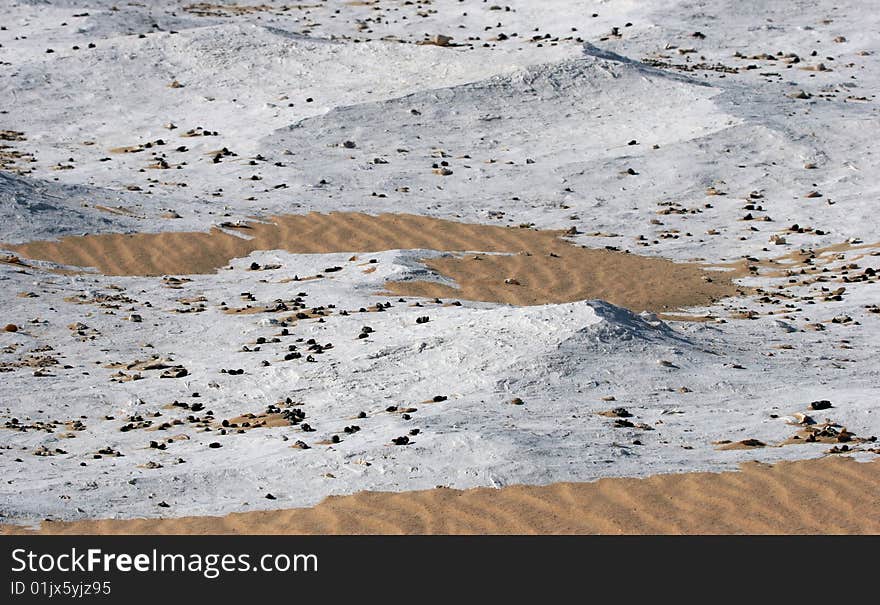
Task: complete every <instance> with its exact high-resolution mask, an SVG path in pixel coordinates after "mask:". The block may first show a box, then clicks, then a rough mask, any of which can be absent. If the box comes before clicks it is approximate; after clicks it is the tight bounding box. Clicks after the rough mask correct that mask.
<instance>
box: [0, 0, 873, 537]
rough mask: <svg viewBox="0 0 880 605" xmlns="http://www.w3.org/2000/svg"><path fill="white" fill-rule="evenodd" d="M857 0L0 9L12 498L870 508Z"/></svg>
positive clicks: (865, 153) (869, 254)
mask: <svg viewBox="0 0 880 605" xmlns="http://www.w3.org/2000/svg"><path fill="white" fill-rule="evenodd" d="M870 9H871V7H870V6H869V3H867V2H864V1H863V0H835V1H834V2H832V1H831V0H816V1H814V2H765V1H761V0H743V1H742V2H738V3H731V2H729V1H727V0H701V2H699V3H697V4H694V3H693V2H686V1H684V0H644V1H631V0H546V1H541V2H536V1H533V0H507V1H506V2H504V3H497V4H496V3H491V2H480V1H478V0H465V1H459V0H431V1H430V2H427V1H426V2H401V1H399V0H375V1H370V2H349V1H348V0H324V1H322V2H319V3H318V2H315V3H312V4H290V3H288V2H285V1H284V0H260V2H259V3H256V2H244V1H241V2H236V3H235V4H228V3H223V4H221V3H213V2H208V3H201V2H199V3H194V2H192V1H191V0H167V1H164V2H140V3H135V2H131V3H120V2H117V1H116V0H54V1H53V2H38V1H35V0H28V1H18V0H0V15H2V19H0V242H3V243H2V244H0V328H2V330H0V473H2V475H3V478H4V481H3V482H2V483H0V523H4V524H7V525H20V526H22V527H29V526H33V525H34V524H36V523H38V522H41V521H44V520H51V521H54V522H74V523H79V522H85V523H87V522H90V521H95V520H100V519H113V520H114V521H110V522H108V523H110V524H111V525H112V524H114V523H117V522H118V523H120V524H122V525H120V527H129V526H126V525H124V524H125V523H126V522H127V521H126V520H134V519H154V520H155V519H160V518H167V519H168V521H130V522H131V523H136V524H137V523H143V524H146V525H145V526H144V527H152V526H151V525H149V524H150V523H157V524H159V525H156V527H157V528H158V527H159V526H160V525H161V524H162V523H172V524H173V523H174V521H173V519H175V518H180V519H188V520H187V521H181V522H180V523H183V524H188V523H195V522H190V521H189V519H193V518H200V519H209V518H210V519H213V520H211V521H207V520H205V521H199V522H197V523H196V525H194V527H195V526H198V527H200V528H202V530H204V531H211V530H210V527H211V526H214V527H216V528H217V530H218V531H219V530H220V529H223V528H226V527H232V525H226V524H237V523H240V524H242V525H244V524H245V523H247V524H250V525H251V526H253V527H259V526H260V523H267V524H271V523H272V522H273V521H271V520H272V519H276V520H277V519H280V520H281V521H278V523H281V525H282V527H281V531H283V530H284V527H286V526H285V525H284V524H289V527H290V528H293V527H300V526H298V525H296V524H297V523H299V522H300V521H295V520H296V519H311V518H313V517H310V515H317V517H314V519H315V520H314V521H310V522H309V523H312V525H310V526H309V527H314V528H315V529H314V530H315V531H319V530H320V529H321V528H324V529H327V530H333V526H334V524H335V526H336V527H337V528H340V529H338V531H345V530H346V529H348V530H350V531H382V530H383V529H385V530H386V531H392V530H393V531H398V530H399V531H407V530H412V531H425V530H434V529H437V530H439V531H466V530H469V529H470V528H473V529H474V530H475V531H478V530H479V531H599V530H601V531H616V530H617V529H618V528H620V529H624V530H637V531H672V532H674V531H697V532H699V531H767V532H774V531H817V532H824V531H827V532H834V531H854V532H859V531H863V532H867V531H876V526H873V525H871V523H872V522H873V521H872V520H873V519H876V518H877V514H876V512H874V513H873V514H872V511H876V500H872V499H871V495H872V493H876V491H877V490H876V489H874V490H873V491H872V490H871V489H869V488H870V487H871V486H874V485H876V483H874V481H875V479H873V478H872V473H876V471H875V470H874V469H876V462H871V463H867V464H863V465H860V466H857V465H856V463H855V462H853V463H850V462H844V461H840V460H836V459H835V460H825V459H824V458H826V457H828V456H833V457H837V456H840V455H841V454H843V455H846V456H850V455H851V456H853V457H854V458H856V459H857V460H859V461H869V460H872V459H874V458H876V455H877V453H878V451H880V449H878V444H877V440H878V435H880V415H878V411H877V401H878V399H880V386H878V385H880V366H878V364H877V357H878V345H877V343H878V342H880V305H878V297H877V287H878V285H880V245H878V242H880V218H878V217H880V215H878V213H877V211H876V200H877V199H878V196H880V181H878V179H877V178H876V175H877V174H878V171H880V149H878V141H880V128H878V125H880V119H878V117H880V113H878V112H880V109H878V104H877V101H878V98H877V91H878V88H880V69H878V66H880V63H878V61H877V56H878V53H880V38H878V36H877V35H876V32H877V31H880V12H878V11H876V10H870ZM807 459H809V460H810V461H809V462H798V463H796V464H795V463H792V464H787V463H788V462H792V461H798V460H807ZM750 463H761V464H778V465H777V466H774V467H773V468H772V469H768V468H766V467H763V466H762V467H757V466H754V464H752V465H750ZM783 463H785V464H783ZM743 464H745V465H746V467H745V470H744V471H742V472H741V473H739V474H736V473H734V474H727V472H729V471H734V470H736V469H738V468H740V466H741V465H743ZM706 472H712V473H724V474H721V475H703V474H699V473H706ZM670 473H684V474H681V475H678V474H676V475H670ZM691 473H698V474H696V475H694V474H691ZM653 475H658V477H656V478H648V477H651V476H653ZM597 480H601V481H600V482H599V483H592V482H595V481H597ZM606 480H607V481H606ZM439 486H442V489H438V490H436V491H435V490H434V488H435V487H439ZM517 486H526V487H517ZM528 486H547V487H528ZM613 486H625V489H624V488H620V489H621V490H622V491H617V490H618V487H613ZM644 486H657V490H658V491H656V492H650V493H649V492H648V491H640V490H643V487H644ZM472 488H482V489H481V490H478V491H464V492H458V491H455V490H471V489H472ZM490 488H491V489H490ZM496 488H500V489H496ZM644 489H647V488H644ZM860 489H861V491H859V490H860ZM425 490H429V491H425ZM411 492H415V493H411ZM606 492H608V494H610V495H609V497H608V499H607V500H605V499H603V498H601V497H600V496H601V494H605V493H606ZM583 494H590V495H583ZM632 494H636V496H632ZM652 494H653V495H652ZM662 494H667V495H671V496H674V498H671V499H670V498H666V497H665V496H661V495H662ZM611 496H613V497H611ZM349 497H350V499H348V498H349ZM328 498H329V500H328ZM339 498H342V499H339ZM490 500H491V502H490ZM471 501H473V504H472V505H468V506H465V507H464V508H462V509H460V510H463V511H465V512H466V513H467V514H463V513H461V512H460V510H459V509H458V508H457V509H456V510H455V511H451V510H448V509H444V508H443V507H444V506H448V505H449V504H450V503H451V502H456V503H458V502H462V503H468V502H471ZM322 502H323V504H321V503H322ZM572 502H579V503H582V504H583V506H581V504H578V505H577V506H575V505H573V504H571V503H572ZM345 503H348V504H345ZM377 503H380V504H377ZM493 503H494V504H493ZM498 503H500V504H498ZM316 505H317V506H318V508H317V509H314V508H311V507H315V506H316ZM462 506H464V505H462ZM572 506H575V509H576V510H575V509H573V508H572ZM639 506H645V507H647V508H645V509H644V511H645V512H644V514H643V516H642V517H638V515H636V514H635V513H632V511H633V509H634V507H639ZM752 506H754V507H757V508H749V507H752ZM493 507H494V508H493ZM578 507H580V508H578ZM664 507H666V508H664ZM676 507H679V508H676ZM872 507H873V508H872ZM481 508H485V509H486V510H487V511H493V510H494V511H495V512H489V513H486V515H485V516H480V515H479V514H478V513H477V511H479V510H480V509H481ZM294 509H302V510H300V511H299V512H295V511H294ZM386 509H387V511H397V510H400V511H409V512H406V514H405V515H403V516H400V514H398V515H397V516H395V515H391V516H392V517H393V519H392V520H389V518H386V517H383V516H382V515H383V514H384V512H383V511H386ZM423 509H424V510H426V511H428V512H425V513H424V515H425V516H424V517H420V516H419V515H420V514H421V513H418V511H420V510H423ZM278 510H283V511H294V512H283V513H278V512H276V511H278ZM328 510H340V511H342V510H344V511H351V512H350V513H346V515H347V516H338V515H337V517H333V516H332V515H330V517H332V518H328V515H327V511H328ZM517 510H520V511H526V512H527V513H528V515H527V517H526V518H524V517H523V516H522V515H519V516H517V515H516V514H514V513H516V511H517ZM740 510H748V511H752V512H753V514H749V515H741V514H739V511H740ZM321 511H324V512H321ZM358 511H361V512H363V513H364V514H363V515H358ZM433 511H441V512H438V513H435V512H433ZM456 511H459V512H456ZM541 511H545V512H546V514H541ZM547 511H549V512H547ZM339 514H340V515H341V513H339ZM389 514H391V513H390V512H389ZM401 514H402V513H401ZM230 515H231V516H230ZM237 515H242V516H241V517H239V516H237ZM251 515H254V516H253V517H252V516H251ZM261 515H265V517H264V516H261ZM299 515H304V517H300V516H299ZM237 519H265V521H237ZM321 519H326V524H323V525H322V523H325V521H321ZM358 519H360V521H358V522H363V523H364V525H363V526H357V525H352V523H355V521H357V520H358ZM383 519H384V520H383ZM419 519H422V520H419ZM591 519H592V521H591ZM386 521H388V522H389V523H391V525H383V523H385V522H386ZM857 522H858V523H861V525H855V524H854V523H857ZM101 523H103V521H102V522H101ZM303 523H305V521H303ZM443 523H449V524H450V525H449V526H445V525H442V524H443ZM481 523H485V525H480V524H481ZM688 523H690V525H688ZM453 524H454V525H453ZM615 524H617V525H615ZM750 524H751V525H750ZM108 527H110V525H108ZM114 527H115V525H114ZM266 527H269V525H266ZM397 528H399V529H397ZM157 531H162V530H161V529H157ZM267 531H269V530H267Z"/></svg>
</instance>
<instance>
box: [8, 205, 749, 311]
mask: <svg viewBox="0 0 880 605" xmlns="http://www.w3.org/2000/svg"><path fill="white" fill-rule="evenodd" d="M233 230H234V232H231V231H233ZM235 233H240V234H241V235H240V236H239V235H236V234H235ZM562 235H563V232H562V231H541V230H536V229H528V228H516V227H514V228H509V227H498V226H491V225H479V224H469V223H459V222H454V221H448V220H441V219H436V218H430V217H424V216H416V215H410V214H382V215H379V216H370V215H367V214H361V213H338V212H336V213H330V214H319V213H310V214H307V215H290V216H278V217H273V218H271V219H269V220H268V221H266V222H252V223H248V224H245V225H242V226H236V227H233V228H231V229H229V230H226V231H224V230H223V229H219V228H214V229H212V230H211V231H210V232H195V233H191V232H165V233H138V234H100V235H86V236H68V237H64V238H61V239H60V240H58V241H41V242H30V243H26V244H20V245H10V246H4V247H6V248H9V249H11V250H13V251H15V252H16V253H18V254H21V255H22V256H25V257H27V258H32V259H40V260H47V261H53V262H56V263H60V264H64V265H71V266H79V267H94V268H96V269H97V270H98V271H100V272H101V273H103V274H105V275H180V274H193V273H211V272H213V271H215V270H217V269H219V268H220V267H222V266H224V265H225V264H226V263H228V262H229V261H230V260H231V259H233V258H240V257H244V256H247V255H248V254H250V253H251V252H253V251H255V250H286V251H288V252H293V253H307V254H321V253H330V252H357V253H364V252H378V251H382V250H395V249H425V250H436V251H444V252H461V253H464V252H470V253H469V254H458V255H454V256H451V257H441V258H435V259H431V260H429V261H427V265H428V266H429V267H431V268H432V269H434V270H435V271H437V272H439V273H441V274H443V275H445V276H447V277H450V278H452V279H454V280H455V282H456V284H457V285H458V287H457V288H454V287H451V286H448V285H445V284H441V283H438V282H429V281H408V282H398V283H389V284H388V286H387V287H388V290H389V291H390V292H391V293H394V294H397V295H407V296H425V297H457V298H464V299H468V300H480V301H491V302H501V303H508V304H514V305H540V304H549V303H563V302H572V301H577V300H586V299H593V298H598V299H602V300H607V301H609V302H611V303H613V304H616V305H620V306H624V307H627V308H629V309H632V310H636V311H643V310H651V311H661V310H665V309H675V308H680V307H687V306H697V305H703V304H708V303H711V302H713V301H715V300H718V299H720V298H723V297H725V296H730V295H732V294H734V293H735V292H736V289H735V287H734V286H733V283H732V282H731V275H733V274H732V273H731V272H726V273H722V272H718V271H713V272H709V271H706V270H705V269H704V268H702V267H700V266H699V265H696V264H688V263H674V262H672V261H669V260H665V259H662V258H656V257H646V256H640V255H635V254H628V253H625V252H619V251H611V250H603V249H592V248H584V247H581V246H577V245H575V244H572V243H570V242H568V241H565V240H564V239H562V238H561V236H562ZM473 252H483V253H491V254H473Z"/></svg>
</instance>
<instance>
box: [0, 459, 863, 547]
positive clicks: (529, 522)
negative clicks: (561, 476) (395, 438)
mask: <svg viewBox="0 0 880 605" xmlns="http://www.w3.org/2000/svg"><path fill="white" fill-rule="evenodd" d="M0 533H6V534H9V533H25V530H23V529H22V528H19V527H14V526H2V527H0ZM39 533H44V534H596V533H599V534H804V533H806V534H877V533H880V459H875V460H874V461H872V462H866V463H859V462H856V461H854V460H852V459H850V458H846V457H828V458H823V459H818V460H806V461H798V462H780V463H778V464H776V465H774V466H769V465H764V464H757V463H749V464H746V465H744V467H743V469H742V470H741V471H740V472H726V473H718V474H716V473H685V474H675V475H658V476H654V477H649V478H646V479H602V480H599V481H596V482H594V483H557V484H553V485H548V486H540V487H534V486H511V487H505V488H502V489H498V490H496V489H487V488H480V489H472V490H465V491H459V490H452V489H433V490H427V491H419V492H403V493H375V492H365V493H359V494H355V495H353V496H334V497H330V498H328V499H326V500H324V501H323V502H321V504H319V505H317V506H315V507H314V508H302V509H290V510H280V511H268V512H250V513H236V514H231V515H227V516H225V517H183V518H178V519H132V520H123V521H109V520H103V521H79V522H73V523H55V522H46V523H43V525H42V526H41V528H40V530H39Z"/></svg>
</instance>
